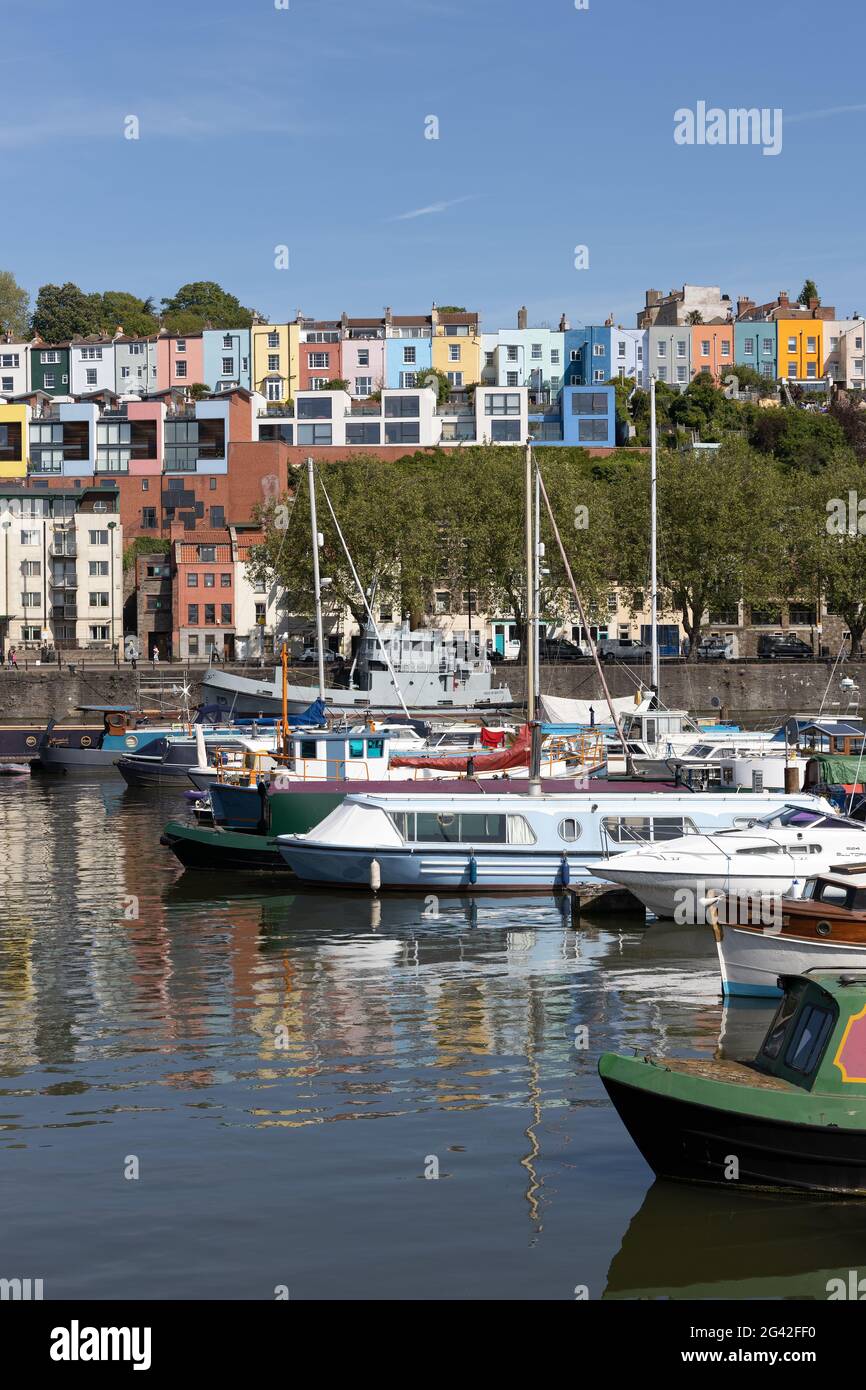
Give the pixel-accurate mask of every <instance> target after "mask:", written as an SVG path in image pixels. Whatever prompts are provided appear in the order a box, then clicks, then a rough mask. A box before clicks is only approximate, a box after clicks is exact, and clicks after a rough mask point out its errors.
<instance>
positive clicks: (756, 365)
mask: <svg viewBox="0 0 866 1390" xmlns="http://www.w3.org/2000/svg"><path fill="white" fill-rule="evenodd" d="M776 338H777V334H776V325H775V323H773V321H772V320H763V321H761V320H758V319H747V320H743V321H741V320H739V319H738V320H737V322H736V323H735V324H734V365H735V367H736V366H737V365H738V364H740V363H742V365H743V366H745V367H751V368H752V369H753V371H756V372H760V374H761V376H763V377H766V378H767V379H768V381H775V379H776V375H777V372H776Z"/></svg>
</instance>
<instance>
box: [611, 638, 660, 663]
mask: <svg viewBox="0 0 866 1390" xmlns="http://www.w3.org/2000/svg"><path fill="white" fill-rule="evenodd" d="M598 654H599V656H600V657H601V659H602V661H649V660H650V658H651V656H652V652H651V651H650V649H649V647H648V646H647V645H646V643H645V642H639V641H638V640H637V638H636V637H602V638H600V640H599V642H598Z"/></svg>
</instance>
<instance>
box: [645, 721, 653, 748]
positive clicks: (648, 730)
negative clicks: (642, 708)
mask: <svg viewBox="0 0 866 1390" xmlns="http://www.w3.org/2000/svg"><path fill="white" fill-rule="evenodd" d="M644 740H645V742H646V743H655V741H656V722H655V720H654V719H648V720H647V721H646V724H645V725H644Z"/></svg>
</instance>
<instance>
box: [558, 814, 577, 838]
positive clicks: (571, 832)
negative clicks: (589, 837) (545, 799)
mask: <svg viewBox="0 0 866 1390" xmlns="http://www.w3.org/2000/svg"><path fill="white" fill-rule="evenodd" d="M558 833H559V838H560V840H566V841H567V842H568V843H569V844H573V843H574V841H575V840H577V839H578V838H579V836H580V821H578V820H575V818H574V816H566V817H565V819H564V820H561V821H560V822H559V826H558Z"/></svg>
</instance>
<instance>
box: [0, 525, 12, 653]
mask: <svg viewBox="0 0 866 1390" xmlns="http://www.w3.org/2000/svg"><path fill="white" fill-rule="evenodd" d="M11 526H12V522H11V521H4V522H3V537H4V546H3V571H4V576H5V577H4V580H3V586H4V587H3V607H4V609H5V612H6V617H5V621H4V624H3V627H4V633H3V636H4V638H5V641H4V648H5V647H6V646H7V645H8V643H9V623H10V621H11V613H10V611H9V531H10V529H11ZM5 656H6V652H5V650H4V651H2V652H0V661H3V660H4V659H5Z"/></svg>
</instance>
